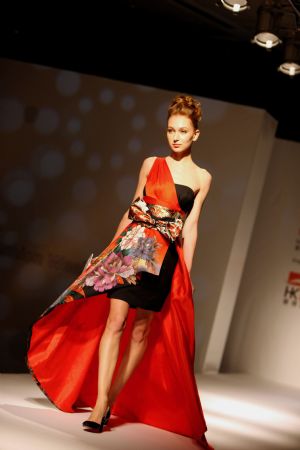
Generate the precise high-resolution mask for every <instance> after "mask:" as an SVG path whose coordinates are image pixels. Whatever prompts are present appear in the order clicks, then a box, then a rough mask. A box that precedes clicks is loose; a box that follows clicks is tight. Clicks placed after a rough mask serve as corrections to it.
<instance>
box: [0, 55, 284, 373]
mask: <svg viewBox="0 0 300 450" xmlns="http://www.w3.org/2000/svg"><path fill="white" fill-rule="evenodd" d="M0 94H1V99H0V145H1V207H0V224H1V236H0V238H1V257H0V270H1V280H2V282H1V287H0V320H1V327H0V345H1V358H0V370H1V371H3V372H4V371H7V372H22V371H24V370H25V363H24V355H25V341H26V333H27V329H28V326H29V325H30V324H31V322H32V321H33V320H35V319H36V318H37V317H38V316H39V314H40V313H41V312H42V311H43V310H44V309H45V308H46V307H47V306H48V305H49V304H50V303H52V301H53V300H54V299H55V298H56V297H57V296H58V295H59V294H60V293H61V292H62V291H63V290H64V289H65V288H66V287H67V286H68V285H69V284H70V283H71V281H72V280H73V279H74V277H75V276H77V275H78V274H79V273H80V272H81V269H82V268H83V265H84V263H85V261H86V259H87V258H88V256H89V255H90V254H91V253H92V252H93V253H94V255H96V254H98V253H100V252H101V251H102V249H103V248H104V247H105V246H106V245H107V244H108V243H109V242H110V240H111V239H112V237H113V235H114V233H115V229H116V228H117V226H118V223H119V221H120V219H121V216H122V215H123V213H124V211H125V210H126V209H127V208H128V206H129V203H130V202H131V200H132V197H133V194H134V191H135V187H136V183H137V176H138V172H139V169H140V166H141V163H142V161H143V159H144V158H145V157H147V156H150V155H157V156H160V155H167V154H168V153H169V149H168V146H167V142H166V135H165V132H166V111H167V106H168V104H169V102H170V100H171V99H172V98H173V96H174V95H175V94H176V93H174V92H168V91H164V90H159V89H154V88H150V87H145V86H138V85H134V84H128V83H123V82H118V81H113V80H108V79H103V78H99V77H96V76H88V75H83V74H79V73H73V72H66V71H61V70H59V69H54V68H49V67H40V66H35V65H32V64H26V63H21V62H15V61H10V60H1V62H0ZM199 100H200V101H201V102H202V104H203V124H202V126H201V136H200V139H199V140H198V142H197V143H196V145H195V146H194V148H193V158H194V160H195V162H196V163H197V164H199V165H200V166H201V167H204V168H206V169H207V170H208V171H209V172H210V173H211V174H212V176H213V182H212V186H211V191H210V193H209V196H208V198H207V201H206V202H205V205H204V208H203V211H202V214H201V218H200V222H199V237H198V245H197V249H196V254H195V258H194V266H193V271H192V277H193V280H194V285H195V288H196V290H195V295H194V299H195V327H196V350H197V353H196V360H195V369H196V370H198V371H199V370H203V371H204V370H216V369H217V370H218V367H219V364H220V361H221V357H222V351H223V346H224V343H225V340H226V336H227V333H228V327H229V323H230V320H231V313H232V311H233V308H234V304H235V300H236V294H237V289H238V286H239V282H240V277H241V274H242V269H243V263H244V260H245V257H246V254H247V249H248V242H249V239H250V236H251V232H252V227H253V223H254V219H255V216H256V212H257V206H258V202H259V198H260V194H261V188H262V185H263V181H264V177H265V171H266V168H267V165H268V160H269V155H270V153H271V147H272V144H273V138H274V133H275V127H276V123H275V121H274V120H273V119H272V118H271V117H270V116H269V115H268V114H267V113H266V112H265V111H263V110H260V109H257V108H251V107H247V106H242V105H236V104H230V103H226V102H221V101H216V100H211V99H207V98H199ZM256 174H258V176H257V179H256V178H255V176H256ZM267 232H269V231H267ZM239 243H240V245H239ZM237 260H238V267H236V266H235V265H234V263H235V262H236V261H237ZM228 280H229V281H228ZM224 283H225V285H224ZM229 284H230V286H229V288H228V285H229ZM221 307H222V308H223V310H225V311H226V314H224V317H223V318H222V317H221V319H220V318H218V320H217V323H218V324H219V325H218V327H216V313H217V312H218V310H219V311H220V308H221ZM222 308H221V309H222ZM216 328H217V333H216Z"/></svg>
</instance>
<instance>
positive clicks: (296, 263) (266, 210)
mask: <svg viewBox="0 0 300 450" xmlns="http://www.w3.org/2000/svg"><path fill="white" fill-rule="evenodd" d="M299 341H300V144H299V143H295V142H288V141H283V140H277V141H276V143H275V147H274V151H273V155H272V159H271V163H270V166H269V170H268V174H267V178H266V182H265V186H264V190H263V195H262V198H261V202H260V206H259V211H258V216H257V220H256V223H255V228H254V231H253V235H252V239H251V244H250V248H249V253H248V257H247V261H246V265H245V268H244V273H243V277H242V281H241V285H240V289H239V293H238V299H237V304H236V308H235V311H234V315H233V320H232V324H231V328H230V333H229V338H228V342H227V345H226V351H225V354H224V358H223V362H222V366H221V370H222V371H226V372H227V371H229V372H232V371H233V372H247V373H252V374H254V375H258V376H262V377H264V378H266V379H270V380H272V381H276V382H280V383H284V384H286V385H289V386H292V387H296V388H300V358H299Z"/></svg>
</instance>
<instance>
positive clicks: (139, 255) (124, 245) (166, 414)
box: [27, 95, 212, 448]
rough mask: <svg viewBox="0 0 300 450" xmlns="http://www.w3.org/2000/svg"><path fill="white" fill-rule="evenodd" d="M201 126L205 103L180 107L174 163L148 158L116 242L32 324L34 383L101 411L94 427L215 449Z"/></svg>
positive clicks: (61, 399)
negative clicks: (210, 436) (207, 388)
mask: <svg viewBox="0 0 300 450" xmlns="http://www.w3.org/2000/svg"><path fill="white" fill-rule="evenodd" d="M200 119H201V106H200V104H199V102H197V101H196V100H195V99H193V98H192V97H190V96H184V95H178V96H176V97H175V98H174V99H173V101H172V103H171V104H170V107H169V110H168V126H167V139H168V143H169V146H170V149H171V153H170V155H169V156H167V157H164V158H162V157H149V158H146V159H145V160H144V162H143V164H142V167H141V170H140V174H139V180H138V185H137V188H136V191H135V194H134V200H133V202H132V204H131V205H130V208H129V209H128V210H127V211H126V212H125V214H124V216H123V218H122V220H121V222H120V224H119V227H118V229H117V231H116V234H115V236H114V238H113V240H112V241H111V243H110V244H109V245H108V247H106V249H105V250H104V251H103V252H102V253H101V254H100V255H98V256H97V257H95V258H92V257H90V259H89V260H88V262H87V263H86V265H85V267H84V269H83V272H82V273H81V275H80V276H78V277H77V279H76V280H75V281H74V283H72V285H71V286H69V288H68V289H67V290H66V291H65V292H64V293H63V294H62V295H61V296H60V297H59V298H58V299H57V300H56V301H55V302H54V303H53V304H52V305H51V306H50V307H49V308H48V309H47V310H46V311H45V312H44V313H43V314H42V316H41V317H40V319H39V320H38V321H37V322H35V324H34V325H33V326H32V329H31V337H30V339H29V347H28V359H27V363H28V367H29V369H30V371H31V373H32V375H33V376H34V378H35V380H36V381H37V382H38V384H39V386H40V388H41V389H42V390H43V391H44V393H45V394H46V395H47V396H48V397H49V399H50V400H51V401H52V402H53V403H54V404H55V405H56V406H57V407H58V408H60V409H62V410H64V411H74V410H75V409H76V408H78V407H82V406H91V407H93V409H92V411H91V413H90V415H89V417H88V420H86V421H85V422H83V426H84V428H85V429H88V430H93V431H98V432H101V431H102V430H103V427H104V426H105V425H106V424H107V422H108V420H109V417H110V414H111V413H113V414H115V415H119V416H121V417H123V418H125V419H127V420H137V421H140V422H144V423H148V424H150V425H153V426H157V427H160V428H164V429H168V430H170V431H174V432H177V433H180V434H184V435H187V436H191V437H194V438H196V439H200V441H201V442H202V443H204V444H205V445H206V446H207V448H211V447H209V444H207V442H206V439H205V435H204V432H205V431H206V429H207V428H206V423H205V420H204V416H203V412H202V408H201V404H200V399H199V396H198V391H197V386H196V382H195V377H194V373H193V363H194V350H195V343H194V315H193V312H194V311H193V298H192V292H193V286H192V283H191V279H190V271H191V268H192V261H193V255H194V251H195V246H196V241H197V225H198V220H199V216H200V211H201V207H202V205H203V201H204V199H205V198H206V195H207V193H208V191H209V188H210V184H211V180H212V176H211V175H210V173H209V172H208V171H207V170H206V169H203V168H200V167H198V166H197V165H196V164H195V163H194V162H193V160H192V156H191V149H192V145H193V143H194V142H195V141H196V140H197V139H198V137H199V134H200V131H199V127H198V123H199V121H200ZM84 299H85V300H86V301H83V300H84ZM108 299H109V300H108ZM79 300H80V301H79ZM178 405H180V408H178Z"/></svg>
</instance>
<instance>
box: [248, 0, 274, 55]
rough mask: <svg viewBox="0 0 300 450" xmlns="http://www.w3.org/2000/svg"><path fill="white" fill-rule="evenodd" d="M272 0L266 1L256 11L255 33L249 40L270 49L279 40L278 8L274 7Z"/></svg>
mask: <svg viewBox="0 0 300 450" xmlns="http://www.w3.org/2000/svg"><path fill="white" fill-rule="evenodd" d="M272 3H273V2H272V1H271V2H270V1H266V2H265V4H264V5H262V6H260V7H259V9H258V11H257V23H256V34H255V36H254V38H253V40H252V41H251V42H252V43H254V44H257V45H259V46H260V47H264V48H267V49H270V48H272V47H275V46H276V45H278V44H281V42H282V41H281V40H280V38H279V35H278V29H279V20H280V17H281V13H280V10H279V9H278V8H274V7H273V5H272Z"/></svg>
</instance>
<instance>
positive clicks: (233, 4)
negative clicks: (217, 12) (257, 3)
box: [221, 0, 248, 13]
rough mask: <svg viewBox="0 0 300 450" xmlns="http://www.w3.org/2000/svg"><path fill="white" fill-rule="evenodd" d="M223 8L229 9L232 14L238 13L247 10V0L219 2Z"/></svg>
mask: <svg viewBox="0 0 300 450" xmlns="http://www.w3.org/2000/svg"><path fill="white" fill-rule="evenodd" d="M221 3H222V5H223V6H224V8H226V9H229V10H230V11H232V12H235V13H238V12H240V11H244V10H245V9H247V8H248V2H247V0H221Z"/></svg>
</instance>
